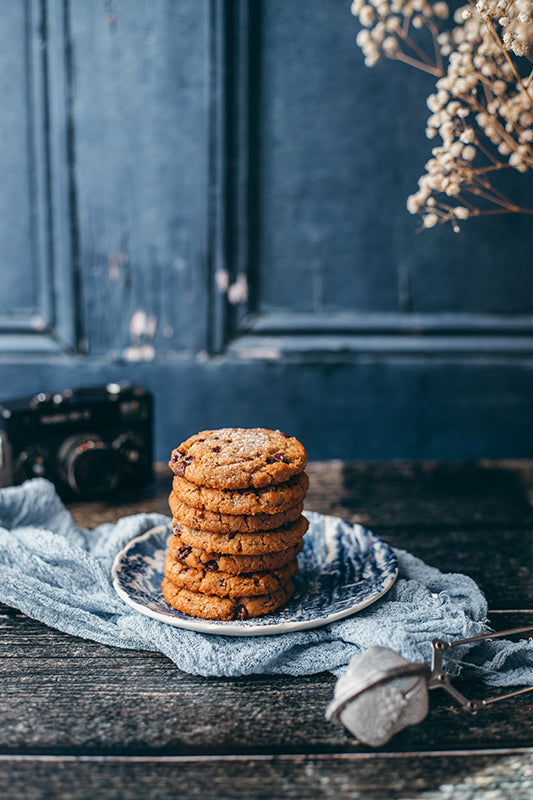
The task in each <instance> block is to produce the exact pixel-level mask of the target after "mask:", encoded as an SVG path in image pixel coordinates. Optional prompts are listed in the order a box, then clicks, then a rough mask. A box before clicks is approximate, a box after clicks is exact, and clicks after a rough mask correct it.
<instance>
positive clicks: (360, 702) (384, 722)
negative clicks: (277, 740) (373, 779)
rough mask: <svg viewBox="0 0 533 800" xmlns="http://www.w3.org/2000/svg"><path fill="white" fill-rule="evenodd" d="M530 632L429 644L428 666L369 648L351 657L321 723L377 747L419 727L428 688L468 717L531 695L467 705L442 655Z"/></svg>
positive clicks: (512, 694)
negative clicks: (335, 725) (411, 727)
mask: <svg viewBox="0 0 533 800" xmlns="http://www.w3.org/2000/svg"><path fill="white" fill-rule="evenodd" d="M530 631H533V626H531V625H530V626H527V627H523V628H512V629H510V630H506V631H499V632H497V633H485V634H482V635H481V636H471V637H470V638H468V639H458V640H457V641H454V642H445V641H444V640H443V639H433V641H432V642H431V648H432V660H431V667H429V666H428V665H427V664H414V663H412V662H410V661H407V659H405V658H403V656H401V655H400V654H399V653H396V652H395V651H394V650H391V649H390V648H389V647H371V648H370V649H369V650H367V651H366V652H365V653H363V654H362V655H360V656H354V657H353V658H352V659H351V661H350V663H349V665H348V670H347V671H346V672H345V673H344V675H341V677H340V678H339V679H338V681H337V683H336V685H335V694H334V697H333V700H332V701H331V702H330V703H329V705H328V707H327V708H326V718H327V719H329V720H332V721H335V722H339V723H341V724H342V725H344V726H345V727H346V728H348V730H349V731H350V732H351V733H353V735H354V736H355V737H356V738H357V739H359V741H361V742H364V743H365V744H369V745H372V746H373V747H378V746H380V745H383V744H385V743H386V742H388V741H389V739H391V738H392V737H393V736H394V734H395V733H398V731H400V730H402V729H403V728H406V727H408V726H409V725H416V724H417V723H419V722H422V720H423V719H424V718H425V717H426V716H427V714H428V711H429V697H428V695H429V690H430V689H444V690H445V691H446V692H448V694H450V695H451V696H452V697H453V698H454V699H455V700H457V701H458V702H459V703H460V704H461V706H462V708H463V709H464V710H465V711H467V712H469V713H470V714H476V713H477V712H478V711H479V710H480V709H481V708H485V707H486V706H489V705H492V704H494V703H499V702H500V701H501V700H508V699H509V698H510V697H516V696H517V695H520V694H525V693H526V692H531V691H533V686H526V687H524V688H522V689H516V690H514V691H512V692H507V693H505V694H501V695H497V696H495V697H489V698H486V699H484V700H469V699H468V698H467V697H465V695H464V694H463V693H462V692H460V691H459V690H458V689H456V687H455V686H453V684H452V683H451V681H450V678H449V677H448V675H447V674H446V673H445V672H444V669H443V659H444V653H446V652H447V651H448V650H450V649H451V648H452V647H458V646H459V645H464V644H470V643H472V642H480V641H482V640H483V639H497V638H501V637H503V636H512V635H513V634H519V633H528V632H530Z"/></svg>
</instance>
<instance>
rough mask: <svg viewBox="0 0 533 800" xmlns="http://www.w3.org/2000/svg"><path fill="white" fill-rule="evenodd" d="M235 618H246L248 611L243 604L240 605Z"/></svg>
mask: <svg viewBox="0 0 533 800" xmlns="http://www.w3.org/2000/svg"><path fill="white" fill-rule="evenodd" d="M237 619H248V612H247V610H246V607H245V606H241V607H240V608H239V610H238V611H237Z"/></svg>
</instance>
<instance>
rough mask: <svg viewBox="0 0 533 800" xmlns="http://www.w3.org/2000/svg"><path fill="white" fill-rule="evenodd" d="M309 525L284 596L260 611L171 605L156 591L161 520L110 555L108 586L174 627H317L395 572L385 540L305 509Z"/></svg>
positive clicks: (239, 630)
mask: <svg viewBox="0 0 533 800" xmlns="http://www.w3.org/2000/svg"><path fill="white" fill-rule="evenodd" d="M305 515H306V517H307V518H308V519H309V523H310V524H309V530H308V532H307V533H306V535H305V538H304V542H305V545H304V549H303V550H302V552H301V553H300V555H299V557H298V562H299V572H298V575H297V576H296V578H295V579H294V585H295V591H294V595H293V597H292V600H291V601H290V603H289V604H288V605H287V606H286V607H285V608H284V609H282V610H281V611H275V612H274V613H272V614H269V615H268V616H266V617H257V618H255V619H249V620H243V621H242V622H241V621H239V620H235V621H232V622H216V621H210V620H203V619H197V618H196V617H191V616H189V615H188V614H182V613H181V612H180V611H176V610H175V609H173V608H171V607H170V606H169V605H168V604H167V603H166V602H165V600H164V598H163V595H162V593H161V581H162V580H163V562H164V560H165V556H166V551H167V547H168V539H169V536H170V535H171V533H170V528H169V527H167V526H166V525H162V526H159V527H157V528H152V529H151V530H149V531H147V532H146V533H144V534H143V535H141V536H138V537H137V538H135V539H133V540H132V541H131V542H130V543H129V544H128V545H127V547H125V548H124V550H122V551H121V552H120V553H119V554H118V555H117V557H116V559H115V563H114V564H113V572H112V574H113V585H114V587H115V589H116V591H117V592H118V594H119V595H120V597H122V599H123V600H125V602H126V603H128V604H129V605H130V606H133V608H136V609H137V611H140V612H141V613H142V614H147V615H148V616H149V617H154V619H158V620H160V621H161V622H167V623H168V624H169V625H176V626H177V627H178V628H188V629H189V630H194V631H200V632H201V633H218V634H222V635H226V636H265V635H269V634H274V633H288V632H290V631H296V630H302V629H303V628H319V627H321V626H322V625H327V624H328V623H330V622H334V621H335V620H337V619H342V617H347V616H349V615H350V614H354V613H355V612H356V611H361V609H363V608H366V607H367V606H369V605H370V604H371V603H375V602H376V600H379V598H380V597H383V595H384V594H385V593H386V592H387V591H388V590H389V589H390V587H391V586H392V584H393V583H394V581H395V580H396V576H397V574H398V567H397V563H396V556H395V555H394V553H393V551H392V550H391V549H390V547H389V546H388V545H387V544H385V542H383V541H382V540H381V539H380V538H379V537H377V536H375V535H374V534H373V533H371V532H370V531H369V530H367V529H366V528H363V527H362V526H361V525H352V524H350V523H348V522H345V521H344V520H342V519H340V518H339V517H329V516H324V515H323V514H317V513H315V512H313V511H306V512H305Z"/></svg>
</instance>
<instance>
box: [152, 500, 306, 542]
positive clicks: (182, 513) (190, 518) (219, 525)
mask: <svg viewBox="0 0 533 800" xmlns="http://www.w3.org/2000/svg"><path fill="white" fill-rule="evenodd" d="M168 504H169V506H170V510H171V512H172V516H173V517H174V518H175V519H177V520H179V521H180V522H183V524H184V525H187V526H189V527H190V528H201V529H202V530H204V531H212V532H213V533H237V532H240V533H253V532H254V531H269V530H272V529H273V528H280V527H281V526H282V525H286V524H287V523H289V522H294V520H296V519H298V517H299V516H300V514H301V513H302V510H303V503H298V504H297V505H295V506H293V507H292V508H288V509H287V510H286V511H279V512H277V513H275V514H266V513H264V512H263V513H261V514H219V513H217V512H215V511H204V509H203V508H194V507H193V506H188V505H186V503H183V502H182V501H181V500H180V499H179V498H178V497H177V495H176V494H175V492H174V491H172V492H171V493H170V497H169V499H168Z"/></svg>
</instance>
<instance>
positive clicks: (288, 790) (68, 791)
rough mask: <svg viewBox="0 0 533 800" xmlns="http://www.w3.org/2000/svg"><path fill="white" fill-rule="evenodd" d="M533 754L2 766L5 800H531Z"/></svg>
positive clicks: (87, 761) (19, 763)
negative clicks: (102, 799)
mask: <svg viewBox="0 0 533 800" xmlns="http://www.w3.org/2000/svg"><path fill="white" fill-rule="evenodd" d="M532 769H533V755H531V754H530V753H525V754H521V755H518V754H515V755H511V756H510V755H494V754H485V755H454V754H447V755H438V756H429V757H414V758H413V757H409V756H407V757H405V756H400V757H373V758H371V759H368V758H365V757H361V756H347V757H342V756H338V757H330V758H319V757H316V756H293V757H287V758H283V757H277V758H267V759H246V760H240V759H227V760H226V759H205V760H204V759H201V760H197V759H181V758H177V759H172V758H169V759H163V760H152V759H148V760H147V761H144V760H137V759H123V758H118V759H103V760H94V759H64V758H58V759H46V760H40V759H35V758H33V759H32V758H29V759H22V760H16V759H9V758H8V759H0V783H1V784H2V785H3V786H5V787H8V790H7V795H6V800H58V798H64V797H68V798H69V799H70V798H72V800H94V798H95V797H105V798H106V800H115V799H116V800H137V798H143V800H165V799H166V798H169V800H170V799H171V798H172V800H174V798H176V797H187V798H201V800H220V798H224V799H225V800H271V799H272V798H287V800H289V798H294V800H306V799H307V798H313V799H314V798H317V800H320V799H321V798H336V800H337V799H338V800H349V799H350V800H360V799H361V798H365V800H390V799H391V798H392V800H412V798H413V797H419V798H421V800H422V798H425V799H426V800H437V798H438V800H471V798H472V797H475V798H476V800H504V798H509V800H529V798H530V797H531V774H532Z"/></svg>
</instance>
